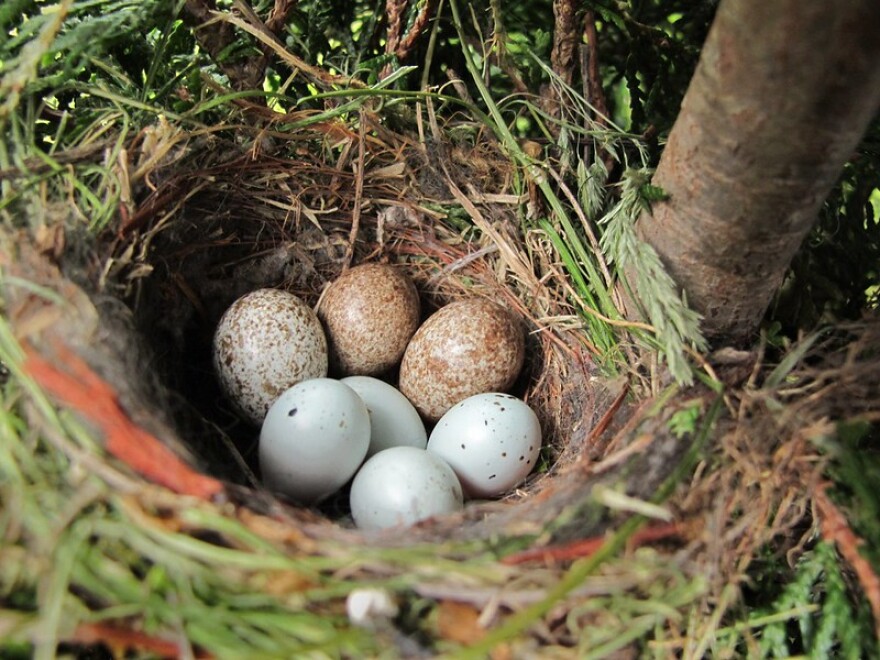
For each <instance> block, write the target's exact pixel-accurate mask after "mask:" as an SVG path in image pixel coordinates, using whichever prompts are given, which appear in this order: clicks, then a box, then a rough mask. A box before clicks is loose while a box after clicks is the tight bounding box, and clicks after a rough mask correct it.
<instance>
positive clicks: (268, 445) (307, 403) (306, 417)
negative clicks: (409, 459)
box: [260, 378, 370, 503]
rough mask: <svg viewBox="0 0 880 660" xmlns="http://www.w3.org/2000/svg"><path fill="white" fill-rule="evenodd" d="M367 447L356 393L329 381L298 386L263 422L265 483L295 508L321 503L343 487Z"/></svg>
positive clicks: (365, 421) (366, 423)
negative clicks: (297, 505)
mask: <svg viewBox="0 0 880 660" xmlns="http://www.w3.org/2000/svg"><path fill="white" fill-rule="evenodd" d="M369 445H370V415H369V413H368V412H367V407H366V406H365V405H364V402H363V400H362V399H361V398H360V397H359V396H358V394H357V392H355V391H354V390H353V389H351V388H350V387H349V386H348V385H346V384H345V383H341V382H339V381H338V380H333V379H332V378H314V379H312V380H307V381H303V382H302V383H297V384H296V385H294V386H293V387H291V388H290V389H288V390H287V391H285V392H284V393H283V394H282V395H281V396H280V397H278V400H277V401H275V403H273V404H272V407H271V408H269V412H268V413H267V414H266V419H265V421H264V422H263V428H262V429H261V431H260V469H261V470H262V475H263V482H264V483H265V485H266V487H267V488H269V490H272V491H275V492H279V493H284V494H285V495H288V496H289V497H291V498H293V499H294V500H297V501H299V502H302V503H313V502H319V501H320V500H322V499H324V498H326V497H327V496H329V495H331V494H333V493H335V492H336V491H337V490H339V489H340V488H341V487H342V486H343V485H345V483H346V482H347V481H348V480H349V479H350V478H351V477H352V475H353V474H354V473H355V472H356V471H357V469H358V467H359V466H360V464H361V463H362V462H363V460H364V457H365V456H366V454H367V448H368V447H369Z"/></svg>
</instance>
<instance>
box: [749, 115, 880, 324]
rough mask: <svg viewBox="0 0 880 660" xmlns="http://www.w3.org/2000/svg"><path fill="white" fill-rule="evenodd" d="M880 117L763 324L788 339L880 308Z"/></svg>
mask: <svg viewBox="0 0 880 660" xmlns="http://www.w3.org/2000/svg"><path fill="white" fill-rule="evenodd" d="M878 190H880V116H878V118H877V119H876V120H875V121H874V122H873V124H872V125H871V127H870V128H869V130H868V133H867V135H866V136H865V138H864V140H863V142H862V144H861V145H860V147H859V151H858V154H857V155H856V157H854V158H853V159H851V160H850V162H849V163H847V165H846V166H845V168H844V170H843V172H842V173H841V176H840V179H839V180H838V183H837V185H836V186H835V188H834V190H833V191H832V193H831V195H830V196H829V197H828V199H827V200H826V201H825V204H824V205H823V207H822V212H821V214H820V216H819V222H818V223H817V225H816V226H815V227H814V228H813V230H812V231H811V233H810V235H809V237H808V238H807V240H806V241H805V243H804V245H803V247H802V248H801V249H800V251H799V252H798V254H797V255H796V256H795V258H794V260H793V262H792V265H791V269H790V271H789V273H788V275H787V276H786V281H785V283H784V284H783V286H782V288H781V289H780V291H779V293H778V294H777V296H776V299H775V301H774V303H773V306H772V307H771V309H770V311H769V313H768V316H767V319H766V323H767V324H772V323H778V324H779V325H780V328H781V329H782V331H783V332H784V333H785V334H786V335H787V336H789V337H794V336H796V335H797V332H798V331H799V330H809V329H812V328H814V327H816V326H817V325H818V324H821V323H829V322H834V321H840V320H854V319H858V318H859V317H860V316H861V315H862V313H863V311H864V310H865V309H868V308H873V309H877V307H878V303H880V297H878V291H880V209H878V207H876V206H875V205H874V203H873V201H872V200H874V199H877V197H878V195H880V193H877V191H878Z"/></svg>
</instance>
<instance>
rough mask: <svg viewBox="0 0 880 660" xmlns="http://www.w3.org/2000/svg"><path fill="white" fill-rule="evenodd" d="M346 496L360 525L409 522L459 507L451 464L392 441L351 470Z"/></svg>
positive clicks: (458, 488) (370, 526)
mask: <svg viewBox="0 0 880 660" xmlns="http://www.w3.org/2000/svg"><path fill="white" fill-rule="evenodd" d="M349 499H350V503H351V515H352V517H354V522H355V524H356V525H357V526H358V527H360V528H361V529H384V528H386V527H394V526H397V525H401V526H402V525H412V524H413V523H416V522H418V521H420V520H424V519H425V518H430V517H431V516H437V515H442V514H445V513H453V512H455V511H460V510H461V509H462V507H463V498H462V492H461V484H459V483H458V479H457V478H456V476H455V473H454V472H453V471H452V468H450V467H449V466H448V465H446V463H445V462H444V461H443V460H442V459H441V458H439V457H438V456H436V455H434V454H431V453H429V452H427V451H425V450H424V449H419V448H417V447H392V448H391V449H386V450H384V451H380V452H379V453H378V454H376V455H375V456H373V457H372V458H371V459H370V460H368V461H367V462H366V463H364V465H363V467H361V469H360V470H359V471H358V473H357V474H356V475H355V478H354V481H353V482H352V484H351V493H350V495H349Z"/></svg>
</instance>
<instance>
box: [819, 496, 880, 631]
mask: <svg viewBox="0 0 880 660" xmlns="http://www.w3.org/2000/svg"><path fill="white" fill-rule="evenodd" d="M826 488H828V484H823V485H822V486H820V487H819V488H818V489H817V490H816V494H815V495H814V496H813V502H814V503H815V504H816V510H817V512H818V513H819V526H820V529H821V530H822V538H823V539H825V540H826V541H833V542H834V543H835V544H836V545H837V550H838V551H839V552H840V554H841V555H843V558H844V559H846V561H847V562H849V565H850V566H852V568H853V570H854V571H855V573H856V577H857V578H858V580H859V584H861V585H862V589H863V590H864V592H865V598H867V599H868V603H870V605H871V613H872V614H873V615H874V629H875V631H876V634H877V637H878V638H880V577H878V576H877V573H875V572H874V568H873V567H872V566H871V563H870V562H869V561H868V560H867V559H865V558H864V557H863V556H862V553H860V552H859V546H861V545H862V544H863V543H864V540H863V539H861V538H859V537H858V536H856V534H855V533H854V532H853V531H852V529H851V528H850V526H849V523H848V522H847V520H846V517H845V516H844V515H843V514H842V513H841V512H840V510H839V509H838V508H837V507H836V506H835V505H834V503H833V502H832V501H831V499H830V498H829V497H828V495H827V494H826V492H825V490H826Z"/></svg>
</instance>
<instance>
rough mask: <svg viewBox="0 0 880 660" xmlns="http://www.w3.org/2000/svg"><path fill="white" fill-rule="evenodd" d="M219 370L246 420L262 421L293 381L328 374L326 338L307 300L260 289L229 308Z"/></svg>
mask: <svg viewBox="0 0 880 660" xmlns="http://www.w3.org/2000/svg"><path fill="white" fill-rule="evenodd" d="M213 361H214V370H215V372H216V373H217V376H218V378H219V380H220V385H221V387H222V388H223V391H224V393H225V394H226V396H227V397H228V398H229V400H230V401H231V402H232V404H233V406H234V407H235V409H236V410H237V411H238V413H239V414H240V415H242V416H243V417H244V418H245V419H247V420H248V421H250V422H251V423H253V424H255V425H259V424H261V423H262V421H263V417H264V416H265V415H266V411H267V410H268V409H269V406H270V405H272V402H273V401H275V399H276V398H277V397H278V396H279V395H280V394H281V393H282V392H284V390H286V389H287V388H289V387H290V386H291V385H295V384H296V383H298V382H300V381H302V380H306V379H308V378H320V377H323V376H326V375H327V339H326V338H325V336H324V330H323V328H322V327H321V322H320V321H319V320H318V317H317V316H316V315H315V313H314V312H313V311H312V309H311V307H309V306H308V305H307V304H306V303H305V302H303V301H302V300H301V299H299V298H298V297H297V296H295V295H293V294H291V293H287V292H286V291H280V290H278V289H258V290H257V291H252V292H251V293H248V294H246V295H244V296H242V297H241V298H239V299H238V300H236V301H235V302H234V303H232V305H231V306H230V307H229V309H227V310H226V312H224V314H223V316H222V317H221V319H220V322H219V324H218V325H217V329H216V331H215V333H214V345H213Z"/></svg>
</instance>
